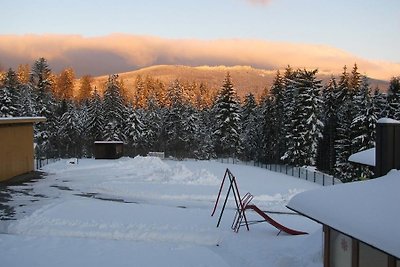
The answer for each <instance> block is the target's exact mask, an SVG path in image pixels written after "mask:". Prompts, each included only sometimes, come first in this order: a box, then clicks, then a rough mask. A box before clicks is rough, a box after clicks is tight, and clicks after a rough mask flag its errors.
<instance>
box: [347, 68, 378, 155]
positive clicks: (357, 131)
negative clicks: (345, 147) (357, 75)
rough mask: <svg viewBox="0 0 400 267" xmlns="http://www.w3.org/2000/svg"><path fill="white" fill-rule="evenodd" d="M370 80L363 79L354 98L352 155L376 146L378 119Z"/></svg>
mask: <svg viewBox="0 0 400 267" xmlns="http://www.w3.org/2000/svg"><path fill="white" fill-rule="evenodd" d="M370 91H371V89H370V86H369V83H368V78H367V77H366V76H364V77H363V78H362V84H361V86H360V89H359V90H358V92H357V94H356V95H355V96H354V98H353V106H354V114H355V116H354V118H353V121H352V123H351V133H352V153H356V152H359V151H362V150H365V149H368V148H371V147H373V146H374V145H375V134H374V133H375V124H376V120H377V119H376V117H375V114H374V107H373V102H372V98H371V92H370Z"/></svg>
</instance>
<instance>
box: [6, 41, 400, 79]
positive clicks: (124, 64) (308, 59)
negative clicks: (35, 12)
mask: <svg viewBox="0 0 400 267" xmlns="http://www.w3.org/2000/svg"><path fill="white" fill-rule="evenodd" d="M39 57H45V58H47V59H48V61H49V63H50V66H51V67H52V69H53V70H54V71H56V72H57V71H60V70H61V69H63V68H65V67H72V68H74V69H75V71H76V72H77V74H78V75H84V74H92V75H102V74H110V73H119V72H124V71H131V70H135V69H138V68H142V67H147V66H151V65H158V64H177V65H189V66H199V65H210V66H214V65H227V66H232V65H248V66H253V67H256V68H263V69H270V70H275V69H282V68H284V67H285V66H287V65H288V64H290V65H291V66H292V67H296V68H297V67H300V68H303V67H304V68H319V70H320V71H321V72H328V73H340V72H341V71H342V68H343V66H344V65H347V66H349V67H351V66H352V65H353V64H354V63H355V62H356V63H357V64H358V66H359V70H360V71H361V72H362V73H363V74H367V75H368V76H370V77H373V78H378V79H386V80H388V79H390V77H392V76H398V75H400V64H395V63H390V62H385V61H373V60H367V59H363V58H359V57H356V56H354V55H352V54H350V53H347V52H345V51H342V50H339V49H336V48H333V47H329V46H324V45H311V44H295V43H287V42H270V41H262V40H247V39H219V40H195V39H165V38H160V37H154V36H137V35H125V34H112V35H108V36H103V37H82V36H80V35H0V65H1V66H2V67H3V68H7V67H13V68H15V67H16V66H17V65H18V64H21V63H29V64H32V63H33V61H34V60H36V59H37V58H39Z"/></svg>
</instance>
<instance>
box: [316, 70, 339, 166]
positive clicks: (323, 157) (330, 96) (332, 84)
mask: <svg viewBox="0 0 400 267" xmlns="http://www.w3.org/2000/svg"><path fill="white" fill-rule="evenodd" d="M338 95H339V94H338V86H337V83H336V79H335V77H332V78H331V79H330V80H329V82H328V84H327V85H326V86H325V87H324V90H323V92H322V102H323V108H322V116H321V118H322V121H323V123H324V128H323V130H322V138H321V139H320V142H319V144H318V149H317V150H318V151H317V160H316V166H317V168H318V169H319V170H321V171H324V172H326V173H329V174H333V170H334V166H335V163H336V153H335V152H336V151H335V140H336V138H337V137H336V135H337V133H336V128H337V123H338V118H337V108H338V106H339V103H338V100H337V96H338Z"/></svg>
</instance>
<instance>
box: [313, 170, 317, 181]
mask: <svg viewBox="0 0 400 267" xmlns="http://www.w3.org/2000/svg"><path fill="white" fill-rule="evenodd" d="M316 174H317V173H316V172H314V183H315V182H316V179H315V176H316Z"/></svg>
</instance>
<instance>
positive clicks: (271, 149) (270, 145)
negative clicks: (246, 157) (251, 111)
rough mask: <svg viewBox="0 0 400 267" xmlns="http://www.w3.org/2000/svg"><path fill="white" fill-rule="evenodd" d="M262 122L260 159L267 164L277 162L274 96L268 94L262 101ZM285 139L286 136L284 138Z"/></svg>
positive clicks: (259, 130) (260, 127)
mask: <svg viewBox="0 0 400 267" xmlns="http://www.w3.org/2000/svg"><path fill="white" fill-rule="evenodd" d="M259 113H260V117H261V118H260V124H259V127H258V128H259V129H258V132H259V135H260V137H259V139H260V144H259V151H258V160H259V161H261V162H264V163H267V164H270V163H277V162H278V161H277V159H276V158H275V156H276V155H277V151H276V149H277V148H276V147H275V145H276V143H275V142H274V141H275V139H274V138H275V136H276V134H275V130H276V129H275V128H274V126H275V122H276V121H275V118H274V115H273V114H274V104H273V98H272V97H271V96H268V95H266V96H265V97H263V99H262V102H261V103H260V111H259ZM282 139H284V138H282ZM279 160H280V159H279Z"/></svg>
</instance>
